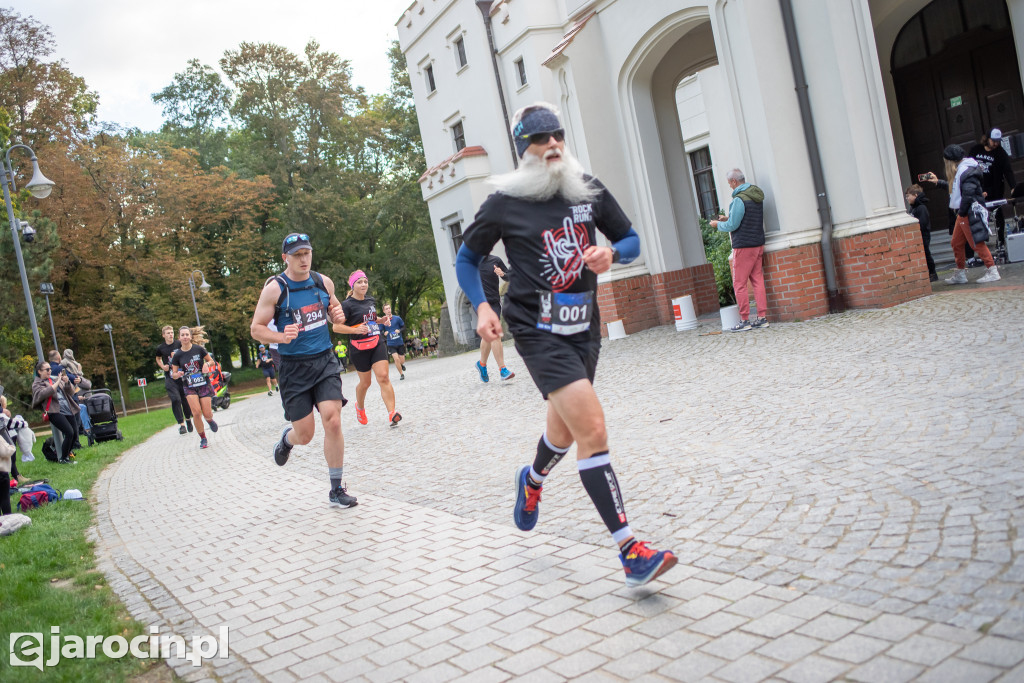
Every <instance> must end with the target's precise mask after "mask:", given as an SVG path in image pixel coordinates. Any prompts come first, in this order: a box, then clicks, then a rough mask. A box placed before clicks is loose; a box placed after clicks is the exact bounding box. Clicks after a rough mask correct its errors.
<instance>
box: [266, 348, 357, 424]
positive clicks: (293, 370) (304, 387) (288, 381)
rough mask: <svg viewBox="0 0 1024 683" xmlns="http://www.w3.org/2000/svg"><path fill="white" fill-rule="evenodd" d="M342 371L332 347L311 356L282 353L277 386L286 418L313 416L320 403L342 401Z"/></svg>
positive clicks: (291, 419)
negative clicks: (340, 375)
mask: <svg viewBox="0 0 1024 683" xmlns="http://www.w3.org/2000/svg"><path fill="white" fill-rule="evenodd" d="M340 372H341V370H340V369H339V367H338V359H337V358H336V357H335V355H334V351H332V350H331V349H325V350H324V351H322V352H320V353H317V354H313V355H312V356H288V355H282V356H281V376H280V377H279V378H278V385H279V386H280V387H281V403H283V404H284V418H285V419H286V420H288V421H289V422H295V421H296V420H301V419H302V418H304V417H306V416H307V415H310V414H311V413H312V412H313V406H315V405H317V404H318V403H323V402H324V401H340V400H342V398H341V377H339V376H338V374H339V373H340Z"/></svg>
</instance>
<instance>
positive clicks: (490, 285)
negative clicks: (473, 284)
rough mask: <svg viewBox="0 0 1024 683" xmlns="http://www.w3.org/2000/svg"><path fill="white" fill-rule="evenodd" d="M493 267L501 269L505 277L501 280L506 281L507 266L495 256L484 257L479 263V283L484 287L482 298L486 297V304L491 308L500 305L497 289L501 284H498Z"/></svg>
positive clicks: (499, 295)
mask: <svg viewBox="0 0 1024 683" xmlns="http://www.w3.org/2000/svg"><path fill="white" fill-rule="evenodd" d="M494 266H498V267H499V268H501V272H503V273H505V277H503V278H501V279H502V280H505V281H506V282H507V281H508V278H509V275H508V266H506V265H505V262H504V261H502V260H501V259H500V258H498V257H497V256H492V255H488V256H484V260H483V261H481V262H480V282H481V283H482V284H483V286H484V296H485V297H487V303H489V304H491V305H492V306H493V305H495V304H499V303H501V294H499V293H498V292H499V288H500V287H501V283H500V282H498V274H497V273H495V272H494Z"/></svg>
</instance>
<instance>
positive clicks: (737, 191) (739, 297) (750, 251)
mask: <svg viewBox="0 0 1024 683" xmlns="http://www.w3.org/2000/svg"><path fill="white" fill-rule="evenodd" d="M725 180H726V182H728V183H729V187H731V188H732V203H731V204H730V205H729V217H728V218H726V217H725V216H719V217H718V220H717V221H711V227H712V228H718V231H719V232H727V233H729V237H730V239H731V240H732V256H730V257H729V260H730V261H732V288H733V290H734V291H735V292H736V304H737V305H738V306H739V313H740V321H739V322H738V323H736V325H735V326H734V327H732V328H731V329H730V330H729V331H730V332H745V331H746V330H750V329H755V330H758V329H762V328H765V327H768V294H767V293H766V292H765V288H764V264H763V261H764V192H763V191H762V190H761V188H759V187H758V186H757V185H751V184H750V183H748V182H747V179H746V178H744V177H743V171H741V170H740V169H738V168H734V169H732V170H731V171H729V172H728V173H727V174H726V176H725ZM748 280H749V281H750V283H751V284H753V285H754V300H755V301H756V302H757V316H758V317H757V318H755V319H754V320H753V321H751V320H750V294H749V293H748V292H747V281H748Z"/></svg>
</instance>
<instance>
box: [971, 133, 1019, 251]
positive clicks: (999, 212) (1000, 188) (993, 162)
mask: <svg viewBox="0 0 1024 683" xmlns="http://www.w3.org/2000/svg"><path fill="white" fill-rule="evenodd" d="M1002 141H1003V132H1002V131H1001V130H999V129H998V128H993V129H992V131H991V132H990V133H989V134H988V135H986V136H984V137H982V138H981V142H979V143H978V144H976V145H975V146H974V147H971V151H970V152H968V153H967V156H969V157H972V158H973V159H974V160H975V161H977V162H978V166H980V167H981V172H982V176H981V190H982V192H983V193H984V194H985V201H986V202H992V201H995V200H997V199H1004V198H1005V197H1006V194H1005V191H1006V189H1005V188H1006V183H1009V185H1010V190H1011V191H1012V190H1013V188H1014V187H1016V185H1017V181H1016V179H1015V178H1014V176H1013V167H1012V166H1011V165H1010V155H1009V154H1007V153H1006V150H1005V149H1003V145H1002ZM995 211H996V228H997V229H998V231H999V241H1000V242H1001V241H1003V240H1005V239H1006V221H1005V219H1004V218H1003V209H1002V207H1000V208H997V209H996V210H995Z"/></svg>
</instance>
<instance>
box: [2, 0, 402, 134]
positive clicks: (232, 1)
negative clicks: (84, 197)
mask: <svg viewBox="0 0 1024 683" xmlns="http://www.w3.org/2000/svg"><path fill="white" fill-rule="evenodd" d="M0 2H3V0H0ZM410 4H412V0H290V1H284V2H281V1H278V2H271V1H270V0H244V1H243V0H175V1H173V2H171V1H168V0H33V1H31V2H29V1H28V0H13V2H12V1H11V0H7V2H3V5H4V6H8V7H13V8H14V10H15V11H16V12H18V13H19V14H20V15H22V16H23V17H25V16H31V17H34V18H35V19H36V20H37V21H39V22H41V23H43V24H46V25H48V26H49V27H50V30H51V31H52V32H53V36H54V38H55V40H56V42H57V51H56V57H58V58H61V59H63V60H64V61H65V62H66V63H67V66H68V67H69V68H70V69H71V71H72V72H74V73H75V74H76V75H78V76H81V77H83V78H84V79H85V81H86V83H87V84H88V86H89V88H90V90H93V91H95V92H98V93H99V96H100V107H99V118H100V120H101V121H113V122H116V123H119V124H123V125H129V126H138V127H139V128H142V129H144V130H155V129H157V128H159V127H160V124H161V122H162V121H161V117H160V108H159V107H157V106H156V105H155V104H153V101H152V100H151V99H150V96H151V95H152V94H153V93H155V92H158V91H160V90H162V89H163V88H164V87H165V86H166V85H167V84H169V83H170V82H171V79H172V78H173V77H174V74H175V73H178V72H181V71H184V70H185V66H186V62H187V61H188V60H189V59H192V58H197V59H199V60H200V61H201V62H203V63H204V64H209V65H210V66H212V67H214V68H218V67H217V62H218V60H219V59H220V58H221V57H222V56H223V54H224V51H225V50H228V49H232V48H237V47H238V45H239V43H241V42H243V41H248V42H273V43H277V44H279V45H284V46H285V47H287V48H289V49H290V50H292V51H293V52H296V53H298V54H302V50H303V48H304V47H305V45H306V42H307V41H308V40H309V39H310V38H315V39H316V40H317V41H318V42H319V43H320V45H321V47H322V49H324V50H329V51H331V52H336V53H338V54H339V55H341V57H342V58H343V59H348V60H349V61H350V62H351V64H352V75H353V80H354V81H355V83H356V85H361V86H363V87H364V88H366V90H367V91H368V92H371V93H378V92H384V91H385V90H387V88H388V84H389V79H390V73H389V64H388V59H387V50H388V45H389V44H390V42H391V40H394V39H397V38H398V32H397V30H396V29H395V23H396V22H397V21H398V17H399V16H401V14H402V12H403V11H404V10H406V9H407V8H408V7H409V5H410Z"/></svg>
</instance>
